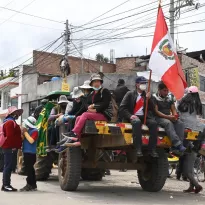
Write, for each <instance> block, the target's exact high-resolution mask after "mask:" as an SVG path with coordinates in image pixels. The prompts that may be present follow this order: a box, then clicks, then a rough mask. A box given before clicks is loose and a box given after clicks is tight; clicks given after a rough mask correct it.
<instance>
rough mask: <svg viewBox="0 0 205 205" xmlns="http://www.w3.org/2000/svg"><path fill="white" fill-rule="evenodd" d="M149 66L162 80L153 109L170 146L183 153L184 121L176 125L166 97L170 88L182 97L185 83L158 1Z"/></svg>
mask: <svg viewBox="0 0 205 205" xmlns="http://www.w3.org/2000/svg"><path fill="white" fill-rule="evenodd" d="M149 68H150V70H151V73H152V72H153V73H155V75H157V76H158V77H159V79H161V80H162V82H163V83H160V84H159V92H158V96H156V99H157V103H158V104H157V105H156V109H155V111H156V113H157V115H158V121H160V123H159V124H160V125H161V126H163V127H164V128H165V130H166V132H167V134H168V135H169V137H170V139H171V140H172V143H173V146H174V147H176V148H177V149H178V150H179V151H180V152H183V151H184V150H185V149H186V148H185V147H184V146H183V144H182V141H183V139H182V138H183V137H184V128H183V124H182V125H181V126H180V125H178V124H180V123H179V121H178V117H177V113H176V109H175V107H174V104H172V103H171V102H168V101H167V100H166V97H167V95H168V91H169V90H170V92H171V93H172V94H173V95H174V96H175V97H176V99H177V100H179V99H181V98H182V97H183V95H184V90H185V88H186V86H187V84H186V80H185V76H184V73H183V71H182V67H181V65H180V62H179V59H178V56H177V51H176V49H175V48H174V44H173V41H172V38H171V36H170V34H169V32H168V27H167V24H166V21H165V18H164V13H163V11H162V8H161V5H160V4H159V9H158V16H157V22H156V28H155V34H154V39H153V44H152V50H151V56H150V62H149ZM150 76H151V75H150ZM150 80H151V78H150ZM171 112H172V115H171ZM176 124H177V125H178V126H177V125H176ZM176 127H177V129H176ZM178 128H180V130H178ZM182 131H183V136H182Z"/></svg>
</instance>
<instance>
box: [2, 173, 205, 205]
mask: <svg viewBox="0 0 205 205" xmlns="http://www.w3.org/2000/svg"><path fill="white" fill-rule="evenodd" d="M56 173H57V171H56V170H54V174H53V175H52V176H51V178H50V180H48V181H47V182H38V191H36V192H28V193H21V192H17V193H4V192H0V205H64V204H65V205H81V204H82V205H88V204H92V205H101V204H103V205H105V204H110V205H115V204H119V205H121V204H123V205H131V204H133V205H148V204H149V205H166V204H168V205H169V204H170V205H183V204H184V205H185V204H186V205H189V204H190V205H202V204H203V205H204V204H205V191H203V192H202V193H201V194H198V195H196V194H185V193H183V192H182V190H183V189H186V188H188V183H187V182H182V181H177V180H176V179H174V178H172V179H168V180H167V183H166V185H165V186H164V189H163V190H162V191H161V192H158V193H148V192H144V191H142V189H141V188H140V185H139V183H138V180H137V177H136V175H137V174H136V171H128V172H126V173H123V172H118V171H111V174H112V175H111V176H106V177H105V178H103V181H101V182H85V181H81V182H80V186H79V188H78V191H77V192H64V191H62V190H61V189H60V187H59V184H58V180H57V175H56ZM0 177H2V174H0ZM12 185H13V186H14V187H16V188H18V189H20V188H22V187H23V186H24V185H25V177H24V176H18V175H17V174H13V175H12ZM202 185H203V187H204V189H205V183H202Z"/></svg>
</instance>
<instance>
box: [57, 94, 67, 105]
mask: <svg viewBox="0 0 205 205" xmlns="http://www.w3.org/2000/svg"><path fill="white" fill-rule="evenodd" d="M62 103H68V99H67V97H66V96H65V95H61V96H60V98H59V101H58V104H62Z"/></svg>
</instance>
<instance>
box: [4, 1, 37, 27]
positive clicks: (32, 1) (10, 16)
mask: <svg viewBox="0 0 205 205" xmlns="http://www.w3.org/2000/svg"><path fill="white" fill-rule="evenodd" d="M35 1H36V0H33V1H31V2H30V3H29V4H27V5H26V6H24V7H23V8H22V9H21V10H20V11H19V12H21V11H23V10H24V9H25V8H27V7H28V6H30V5H31V4H32V3H34V2H35ZM16 15H18V13H15V14H13V15H12V16H10V17H9V18H8V19H6V20H5V21H3V22H2V23H0V26H1V25H3V24H4V23H6V22H7V21H8V20H10V19H12V18H13V17H14V16H16Z"/></svg>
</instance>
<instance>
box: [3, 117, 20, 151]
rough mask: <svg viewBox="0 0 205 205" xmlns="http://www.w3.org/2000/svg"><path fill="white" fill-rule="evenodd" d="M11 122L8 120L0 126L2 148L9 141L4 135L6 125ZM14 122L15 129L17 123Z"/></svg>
mask: <svg viewBox="0 0 205 205" xmlns="http://www.w3.org/2000/svg"><path fill="white" fill-rule="evenodd" d="M8 121H9V120H7V121H6V122H4V123H2V124H0V147H2V146H3V145H4V143H5V141H6V139H7V137H6V136H5V134H4V125H5V124H6V123H7V122H8ZM12 122H13V123H14V128H15V127H16V124H15V122H14V121H13V120H12Z"/></svg>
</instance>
